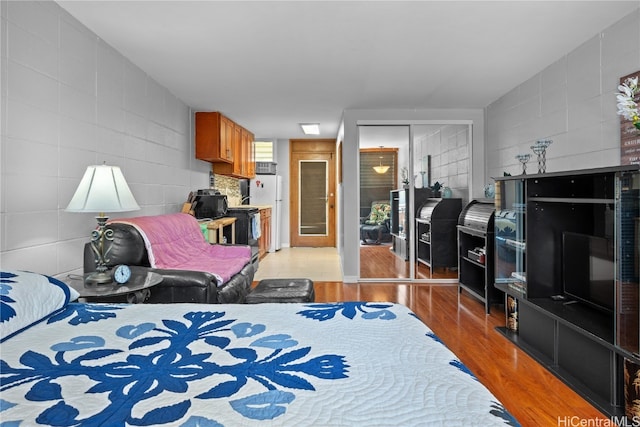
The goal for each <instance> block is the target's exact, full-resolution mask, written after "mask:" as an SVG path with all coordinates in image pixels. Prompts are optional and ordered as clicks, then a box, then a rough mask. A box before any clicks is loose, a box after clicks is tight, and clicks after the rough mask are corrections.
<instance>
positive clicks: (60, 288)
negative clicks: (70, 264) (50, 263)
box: [0, 270, 79, 342]
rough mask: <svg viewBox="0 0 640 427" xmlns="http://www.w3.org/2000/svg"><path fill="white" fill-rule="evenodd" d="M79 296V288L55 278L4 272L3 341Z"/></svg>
mask: <svg viewBox="0 0 640 427" xmlns="http://www.w3.org/2000/svg"><path fill="white" fill-rule="evenodd" d="M78 296H79V295H78V292H77V291H76V290H75V289H73V288H71V287H69V286H68V285H67V284H65V283H63V282H61V281H60V280H57V279H54V278H53V277H49V276H45V275H43V274H37V273H30V272H28V271H18V270H4V271H0V342H3V341H4V340H6V339H7V338H9V337H11V336H13V335H15V334H17V333H19V332H20V331H22V330H24V329H26V328H28V327H29V326H31V325H33V324H34V323H37V322H39V321H41V320H43V319H45V318H47V317H48V316H50V315H51V314H52V313H54V312H56V311H58V310H59V309H61V308H63V307H65V306H66V305H67V304H69V303H70V302H71V301H74V300H76V299H78Z"/></svg>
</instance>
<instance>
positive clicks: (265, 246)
mask: <svg viewBox="0 0 640 427" xmlns="http://www.w3.org/2000/svg"><path fill="white" fill-rule="evenodd" d="M269 248H271V208H261V209H260V239H258V256H259V257H260V258H261V259H262V258H263V257H264V256H265V255H266V254H267V252H268V251H269Z"/></svg>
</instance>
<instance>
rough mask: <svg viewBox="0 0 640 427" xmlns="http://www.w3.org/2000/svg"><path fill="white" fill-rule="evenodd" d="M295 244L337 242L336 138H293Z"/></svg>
mask: <svg viewBox="0 0 640 427" xmlns="http://www.w3.org/2000/svg"><path fill="white" fill-rule="evenodd" d="M289 147H290V153H289V154H290V156H289V158H290V159H291V160H290V165H289V170H290V172H291V184H290V196H291V197H290V201H289V208H290V210H289V212H290V215H289V216H290V239H291V246H293V247H295V246H314V247H325V246H329V247H331V246H335V245H336V237H335V223H336V219H335V215H336V210H335V191H336V189H335V187H336V142H335V141H334V140H328V139H314V140H309V139H300V140H291V141H290V145H289Z"/></svg>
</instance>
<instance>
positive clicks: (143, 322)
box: [0, 303, 517, 427]
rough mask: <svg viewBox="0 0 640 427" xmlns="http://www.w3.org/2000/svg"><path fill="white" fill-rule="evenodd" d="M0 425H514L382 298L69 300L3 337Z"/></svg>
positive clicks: (424, 331) (409, 317)
mask: <svg viewBox="0 0 640 427" xmlns="http://www.w3.org/2000/svg"><path fill="white" fill-rule="evenodd" d="M0 359H1V361H0V379H1V383H0V420H1V422H0V425H2V426H10V425H55V426H75V425H82V426H91V425H96V426H97V425H103V426H110V427H111V426H124V425H132V426H150V425H154V426H155V425H171V426H202V427H205V426H228V427H235V426H240V425H241V426H254V425H255V426H283V425H286V426H414V425H415V426H418V425H421V426H424V425H451V426H454V425H478V426H490V425H517V422H516V421H515V420H514V419H513V418H512V417H511V415H510V414H509V413H508V412H507V411H506V410H505V408H504V407H503V406H502V404H501V403H500V402H499V401H498V400H497V399H496V398H495V397H494V396H493V395H492V394H491V393H490V392H489V391H488V390H487V389H486V388H485V387H484V386H483V385H482V384H481V383H480V382H479V381H478V380H477V379H476V378H475V377H474V376H473V375H472V374H471V373H470V372H469V371H468V369H466V367H465V366H464V365H463V364H462V363H460V361H459V360H458V359H457V358H456V356H455V355H454V354H453V353H452V352H451V351H449V350H448V349H447V348H446V347H445V346H444V345H443V344H442V343H441V342H440V341H439V340H438V338H437V337H436V336H435V335H434V334H433V333H432V332H431V330H430V329H429V328H428V327H427V326H425V324H424V323H422V322H421V321H420V320H419V319H417V317H416V316H415V315H414V314H413V313H412V312H411V311H409V310H408V309H407V308H406V307H404V306H402V305H396V304H391V303H335V304H320V303H315V304H256V305H201V304H170V305H106V304H82V303H71V304H69V305H67V306H66V307H64V308H63V309H62V310H61V311H58V312H56V313H55V314H53V315H52V316H51V317H49V318H48V319H46V320H45V321H43V322H40V323H38V324H35V325H34V326H31V327H29V328H28V329H26V330H24V331H22V332H20V333H19V334H17V335H15V336H13V337H11V338H10V339H8V340H6V341H5V342H4V343H3V344H2V351H1V353H0Z"/></svg>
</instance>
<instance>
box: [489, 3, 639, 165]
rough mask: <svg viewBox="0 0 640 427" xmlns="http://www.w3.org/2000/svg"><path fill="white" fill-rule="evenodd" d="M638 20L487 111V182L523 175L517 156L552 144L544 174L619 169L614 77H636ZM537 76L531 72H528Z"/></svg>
mask: <svg viewBox="0 0 640 427" xmlns="http://www.w3.org/2000/svg"><path fill="white" fill-rule="evenodd" d="M639 46H640V12H638V11H635V12H633V13H631V14H629V15H627V16H626V17H624V18H623V19H621V20H620V21H618V22H617V23H615V24H614V25H612V26H611V27H609V28H607V29H605V30H604V31H602V32H600V33H598V34H595V35H594V36H593V37H592V38H590V39H589V40H586V41H585V42H584V43H583V44H582V45H581V46H580V47H578V48H577V49H575V50H573V51H572V52H569V53H567V54H566V55H564V56H563V57H561V58H558V60H557V61H555V62H554V63H553V64H550V65H548V66H546V67H544V69H542V70H541V71H539V72H536V73H535V74H534V75H533V77H531V78H530V79H528V80H527V81H525V82H522V83H521V84H520V85H518V86H517V87H515V88H514V89H513V90H511V91H510V92H508V93H507V94H505V95H504V96H502V97H501V98H500V99H498V100H497V101H495V102H494V103H492V104H491V105H489V106H488V107H487V109H486V117H487V139H486V150H487V151H486V159H487V172H488V174H489V177H496V176H502V175H503V173H504V172H508V173H511V174H512V175H518V174H520V173H521V172H522V168H521V166H520V164H519V162H518V161H517V160H516V159H515V156H516V154H525V153H531V154H532V158H531V161H530V162H529V163H528V165H527V172H528V173H535V172H537V170H538V163H537V160H536V156H535V155H534V154H533V152H532V150H531V148H530V147H531V145H532V144H533V143H534V142H535V141H536V140H538V139H551V140H553V143H552V145H551V146H550V147H549V149H548V150H547V167H546V170H547V172H557V171H565V170H574V169H586V168H593V167H605V166H614V165H619V164H620V117H619V116H618V115H617V114H616V111H617V107H616V96H615V94H616V92H617V91H618V90H617V86H618V84H619V80H620V77H622V76H625V75H627V74H630V73H632V72H635V71H638V70H640V48H639ZM532 71H535V70H532Z"/></svg>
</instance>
